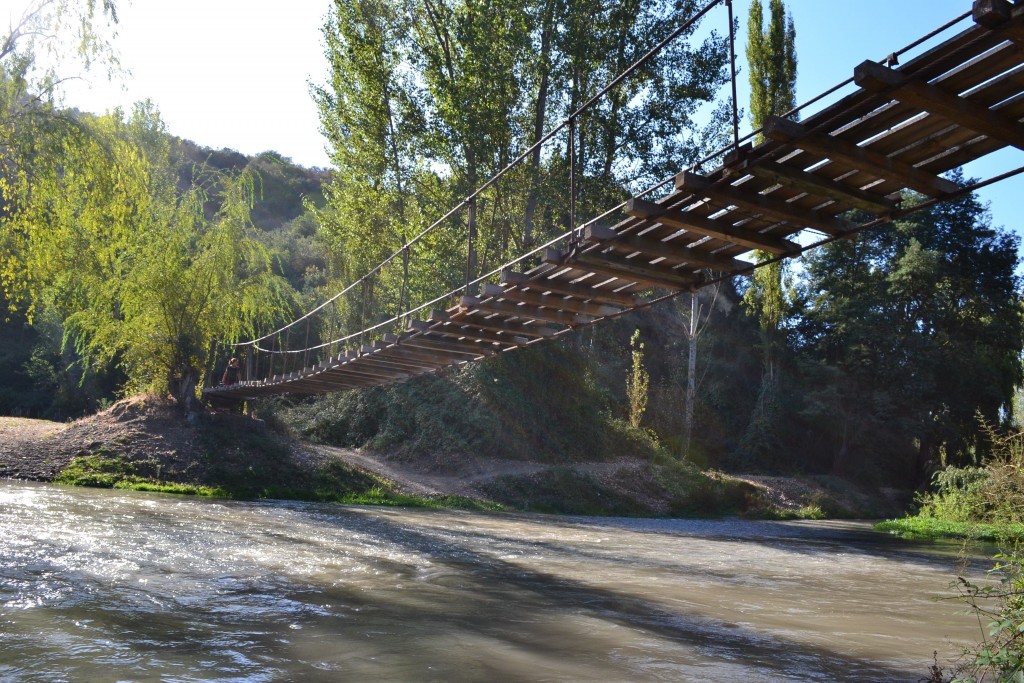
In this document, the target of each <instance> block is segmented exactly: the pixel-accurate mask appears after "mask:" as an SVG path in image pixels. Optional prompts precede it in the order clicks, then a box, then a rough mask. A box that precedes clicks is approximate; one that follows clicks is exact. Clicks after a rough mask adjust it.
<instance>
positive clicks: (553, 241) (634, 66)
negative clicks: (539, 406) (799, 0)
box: [230, 0, 1024, 354]
mask: <svg viewBox="0 0 1024 683" xmlns="http://www.w3.org/2000/svg"><path fill="white" fill-rule="evenodd" d="M723 2H724V3H726V4H731V0H711V2H709V3H708V4H707V5H705V6H704V7H703V8H702V9H701V10H700V11H699V12H697V13H696V14H695V15H693V16H692V17H690V18H689V19H688V20H687V21H686V22H684V23H683V24H682V25H680V26H679V27H678V28H676V29H675V30H674V31H673V32H672V33H670V34H669V35H668V36H667V37H666V38H664V39H663V40H662V41H661V42H659V43H658V44H657V45H655V46H654V47H653V48H651V49H650V50H648V51H647V52H646V53H644V54H643V55H642V56H641V57H640V58H639V59H637V60H636V61H635V62H633V63H632V64H631V65H630V66H628V67H627V68H626V69H624V70H623V71H622V72H621V73H620V74H618V75H617V76H616V77H615V78H613V79H612V80H611V81H609V82H608V83H607V84H606V85H605V86H604V87H603V88H602V89H601V90H600V91H599V92H598V93H596V94H595V95H593V96H592V97H591V98H590V99H588V100H587V101H586V102H584V103H583V104H582V105H581V106H580V107H579V108H577V109H576V111H574V112H572V113H571V114H569V115H568V116H567V117H566V118H565V119H563V120H562V122H561V123H559V124H558V125H557V126H555V127H554V128H552V129H551V130H550V131H548V132H547V133H546V134H545V135H544V136H542V137H541V138H540V139H538V140H537V141H536V142H534V143H533V144H532V145H531V146H530V147H529V148H527V149H526V150H525V151H523V152H522V153H521V154H520V155H519V156H517V157H516V158H515V159H513V160H512V161H511V162H509V164H507V165H506V166H505V167H504V168H503V169H501V170H500V171H498V172H497V173H495V174H494V175H493V176H491V177H490V178H489V179H487V181H485V182H484V183H483V184H482V185H481V186H480V187H478V188H477V189H476V190H475V191H474V192H473V193H472V194H470V195H469V196H467V197H466V199H465V200H463V201H462V202H460V203H459V204H457V205H455V206H454V207H452V208H451V209H449V210H448V211H447V212H446V213H445V214H444V215H443V216H441V217H440V218H438V219H437V220H436V221H434V222H433V223H431V224H430V225H429V226H427V227H426V228H424V229H423V230H422V231H420V232H419V233H418V234H417V235H416V236H414V237H413V238H411V239H410V240H409V241H407V242H406V243H405V244H403V245H402V247H400V248H399V249H397V250H396V251H394V252H393V253H392V254H391V255H389V256H388V257H386V258H385V259H384V260H382V261H381V262H380V263H378V264H377V265H376V266H374V267H373V268H372V269H370V270H369V271H368V272H366V273H365V274H363V275H362V276H360V277H359V278H358V279H356V280H354V281H353V282H352V283H350V284H349V285H347V286H346V287H344V288H343V289H342V290H341V291H339V292H338V293H337V294H335V295H334V296H332V297H331V298H329V299H327V300H325V301H324V302H323V303H321V304H320V305H318V306H316V307H315V308H313V309H311V310H310V311H309V312H307V313H306V314H304V315H303V316H301V317H299V318H296V319H295V320H293V321H292V322H290V323H288V324H287V325H284V326H282V327H280V328H278V329H277V330H274V331H273V332H270V333H267V334H265V335H263V336H261V337H257V338H255V339H251V340H249V341H245V342H237V343H233V344H230V346H231V347H234V348H237V347H243V346H252V347H253V348H254V349H256V350H257V351H260V352H263V353H271V354H299V353H308V352H310V351H316V350H319V349H322V348H326V347H328V346H332V345H334V344H339V343H343V342H346V341H349V340H351V339H354V338H356V337H359V336H361V335H364V334H366V333H367V332H373V331H374V330H377V329H380V328H382V327H386V326H388V325H392V324H394V323H395V322H398V321H399V320H401V319H402V318H405V317H407V316H410V315H412V314H414V313H417V312H419V311H422V310H424V309H426V308H428V307H430V306H433V305H434V304H437V303H439V302H441V301H445V300H448V299H450V298H451V297H452V296H453V295H454V294H456V293H457V292H459V291H461V290H462V289H463V288H464V287H465V285H463V286H460V287H457V288H455V289H452V290H450V291H448V292H446V293H444V294H442V295H441V296H438V297H436V298H434V299H432V300H430V301H428V302H426V303H423V304H421V305H419V306H417V307H415V308H412V309H409V310H407V311H404V312H402V313H400V314H397V315H395V316H393V317H391V318H389V319H388V320H385V321H382V322H379V323H377V324H375V325H372V326H370V327H366V328H364V329H362V330H360V331H358V332H353V333H351V334H349V335H346V336H343V337H340V338H338V339H334V340H332V341H328V342H324V343H321V344H318V345H315V346H310V347H306V348H303V349H289V350H285V349H266V348H263V347H261V346H260V345H259V342H261V341H265V340H267V339H270V338H272V337H274V336H276V335H280V334H281V333H282V332H285V331H287V330H289V329H291V328H292V327H294V326H296V325H298V324H299V323H301V322H303V321H304V320H307V319H309V318H311V317H312V316H313V315H315V314H316V313H318V312H320V311H321V310H323V309H324V308H326V307H327V306H329V305H330V304H332V303H334V302H335V301H337V300H338V299H340V298H341V297H342V296H344V295H345V294H347V293H348V292H350V291H352V290H353V289H354V288H355V287H357V286H358V285H360V284H362V283H363V282H365V281H366V280H367V279H368V278H370V277H372V276H373V275H375V274H376V273H378V272H380V270H381V269H382V268H384V266H386V265H388V264H389V263H391V262H392V261H394V260H395V259H396V258H398V256H400V255H401V254H403V253H404V252H406V251H407V250H408V249H409V248H410V247H412V246H413V245H415V244H417V243H418V242H420V241H421V240H422V239H423V238H424V237H426V236H427V235H428V234H430V233H431V232H432V231H433V230H435V229H437V228H438V227H440V226H441V225H442V224H443V223H444V222H445V221H446V220H448V219H449V218H451V217H452V216H454V215H455V214H456V213H458V212H459V211H461V210H462V209H464V208H466V207H467V206H468V205H469V204H470V202H472V201H473V200H474V199H476V198H477V197H478V196H479V195H480V194H482V193H483V192H484V191H485V190H487V188H489V187H490V186H491V185H493V184H494V183H496V182H497V181H498V180H500V179H501V178H502V177H504V176H505V175H506V174H507V173H509V172H510V171H511V170H512V169H513V168H515V167H516V166H518V165H519V164H521V163H522V162H523V161H525V160H526V159H527V158H528V157H529V156H530V155H531V154H532V153H533V152H534V151H536V149H537V148H538V147H541V146H543V145H544V144H546V143H547V142H548V141H549V140H551V139H552V138H553V137H554V136H555V135H557V134H558V133H560V132H562V131H563V130H565V128H566V127H567V126H569V125H570V124H571V123H572V122H573V121H574V120H575V119H577V118H578V117H579V116H580V115H581V114H583V113H584V112H585V111H586V110H587V109H589V108H590V107H591V106H593V105H594V104H595V103H596V102H597V101H598V100H600V99H601V98H602V97H604V96H605V95H607V94H608V93H609V92H610V91H611V90H613V89H614V88H615V87H617V86H618V85H619V84H620V83H621V82H622V81H623V80H624V79H625V78H627V77H628V76H629V75H631V74H632V73H633V72H634V71H636V70H637V69H639V68H640V67H642V66H643V65H644V64H646V63H647V61H649V60H650V59H651V58H652V57H654V56H655V55H657V54H658V53H659V52H661V50H663V49H664V48H665V47H666V46H667V45H668V44H670V43H671V42H672V41H674V40H675V39H677V38H678V37H679V36H680V35H682V34H683V33H684V32H685V31H686V30H687V29H689V28H690V27H691V26H692V25H693V24H694V23H696V22H697V21H698V20H700V19H701V18H703V17H704V15H706V14H707V13H708V12H709V11H710V10H712V9H713V8H714V7H716V6H717V5H719V4H722V3H723ZM971 14H972V13H971V12H970V11H968V12H965V13H963V14H961V15H960V16H958V17H955V18H954V19H951V20H950V21H948V22H947V23H945V24H943V25H942V26H940V27H939V28H937V29H935V30H933V31H931V32H930V33H928V34H926V35H925V36H922V37H921V38H918V39H917V40H915V41H913V42H912V43H910V44H908V45H906V46H905V47H903V48H901V49H900V50H897V51H896V52H893V53H890V54H889V55H886V56H885V57H883V58H882V59H881V60H879V62H884V61H887V60H892V59H894V58H895V57H898V56H900V55H902V54H904V53H906V52H908V51H910V50H912V49H914V48H915V47H918V46H919V45H921V44H923V43H925V42H927V41H928V40H930V39H932V38H934V37H935V36H937V35H939V34H941V33H943V32H944V31H946V30H948V29H950V28H952V27H953V26H955V25H956V24H958V23H960V22H962V21H964V20H965V19H967V18H969V17H970V16H971ZM731 29H732V27H731V26H730V30H731ZM735 78H736V69H735V68H733V69H732V79H733V80H735ZM853 80H854V79H853V77H852V76H851V77H850V78H847V79H846V80H844V81H842V82H841V83H839V84H837V85H835V86H833V87H832V88H829V89H828V90H826V91H824V92H822V93H820V94H819V95H817V96H815V97H813V98H811V99H809V100H807V101H806V102H803V103H802V104H800V105H799V106H797V107H794V108H793V109H790V110H789V111H788V112H786V113H785V114H784V115H783V116H785V117H790V116H792V115H794V114H796V113H798V112H800V111H802V110H804V109H806V108H807V107H809V106H811V105H812V104H815V103H817V102H819V101H821V100H822V99H824V98H826V97H828V96H830V95H832V94H833V93H835V92H837V91H838V90H841V89H842V88H844V87H846V86H848V85H849V84H850V83H852V82H853ZM762 130H763V129H760V128H759V129H757V130H754V131H751V132H749V133H747V134H746V135H744V136H743V137H737V138H736V139H735V140H734V141H733V142H732V143H731V144H729V145H726V146H724V147H722V148H721V149H718V150H716V151H714V152H712V153H710V154H708V155H707V156H705V157H703V158H702V159H700V160H698V161H696V162H694V163H693V164H691V165H690V170H697V169H699V168H700V167H701V166H702V165H703V164H705V163H707V162H708V161H711V160H712V159H715V158H717V157H719V156H721V155H723V154H725V153H726V152H728V151H729V150H730V149H734V148H736V147H738V146H739V145H740V144H741V143H743V142H746V141H748V140H750V139H752V138H754V137H756V136H757V135H758V134H760V133H761V131H762ZM1022 170H1024V169H1018V170H1017V171H1012V172H1010V173H1008V174H1002V176H998V177H997V178H996V179H992V180H989V181H985V182H983V183H979V184H977V185H976V186H972V187H973V188H975V189H977V188H980V187H984V186H985V185H988V184H991V183H992V182H996V180H997V179H1003V178H1005V177H1011V176H1013V175H1016V174H1017V173H1020V172H1021V171H1022ZM674 177H675V175H674V174H673V176H670V177H669V178H666V179H664V180H662V181H660V182H658V183H655V184H654V185H652V186H651V187H649V188H647V189H645V190H643V191H642V192H640V193H639V194H637V195H635V196H636V197H645V196H647V195H648V194H650V193H652V192H655V191H656V190H658V189H660V188H662V187H664V186H665V185H667V184H669V183H671V182H672V180H673V178H674ZM626 203H627V202H621V203H620V204H618V205H616V206H614V207H612V208H611V209H608V210H607V211H605V212H604V213H602V214H600V215H599V216H596V217H594V218H591V219H590V220H588V221H586V222H585V223H582V224H580V225H578V226H573V227H572V228H571V229H570V230H567V231H566V232H564V233H562V234H561V235H559V236H557V237H555V238H553V239H551V240H549V241H548V242H546V243H544V244H543V245H541V246H539V247H537V248H535V249H533V250H532V251H530V252H528V253H526V254H523V255H521V256H519V257H517V258H515V259H513V260H511V261H509V262H507V263H504V264H502V265H501V266H499V267H497V268H495V269H494V270H492V271H491V272H489V273H486V274H484V275H481V276H479V277H478V278H476V279H475V280H473V281H471V282H469V283H467V284H468V285H470V286H472V285H476V284H479V283H481V282H484V281H485V280H487V279H489V278H491V277H493V276H495V275H497V274H499V273H501V272H502V271H503V270H505V269H507V268H509V267H511V266H514V265H516V264H518V263H521V262H523V261H525V260H526V259H528V258H530V257H531V256H534V255H535V254H537V253H539V252H541V251H543V250H544V249H547V248H548V247H551V246H553V245H555V244H557V243H558V242H560V241H562V240H564V239H566V238H567V237H570V236H572V235H573V234H574V233H576V232H577V231H582V230H583V229H584V227H585V226H586V225H588V224H593V223H595V222H596V221H599V220H601V219H602V218H605V217H607V216H609V215H611V214H613V213H615V212H617V211H619V210H621V209H622V208H623V207H625V205H626ZM926 205H930V202H926V203H925V204H924V205H918V206H916V207H914V210H920V209H921V208H924V206H926ZM864 227H870V226H864ZM861 229H864V228H861ZM834 239H836V238H834V237H832V238H828V239H824V240H821V241H820V242H815V243H813V244H812V245H809V246H808V247H807V248H808V249H810V248H813V247H816V246H820V245H822V244H826V243H828V242H831V241H833V240H834ZM801 251H804V250H801ZM773 260H775V259H771V260H769V261H766V262H765V265H766V264H767V263H770V262H772V261H773ZM721 279H724V278H720V280H721ZM711 283H713V281H709V284H711ZM658 300H661V298H659V299H658Z"/></svg>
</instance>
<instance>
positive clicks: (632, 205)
mask: <svg viewBox="0 0 1024 683" xmlns="http://www.w3.org/2000/svg"><path fill="white" fill-rule="evenodd" d="M626 213H628V214H629V215H631V216H637V217H639V218H649V219H651V220H655V221H657V222H659V223H661V224H662V225H667V226H669V227H673V228H682V229H683V230H686V231H688V232H692V233H696V234H698V235H707V236H709V237H716V238H718V239H720V240H722V241H724V242H731V243H733V244H737V245H739V246H742V247H747V248H749V249H761V250H762V251H767V252H769V253H772V254H799V253H800V245H799V244H797V243H796V242H790V241H789V240H787V239H784V238H782V237H777V236H775V235H770V234H765V233H758V232H753V231H752V230H747V229H746V228H741V227H736V226H735V225H732V224H730V223H726V222H725V221H719V220H715V219H713V218H704V217H702V216H698V215H696V214H694V213H693V212H692V211H680V210H678V209H665V208H664V207H663V206H661V205H659V204H653V203H651V202H647V201H644V200H642V199H636V198H633V199H630V200H629V201H628V202H627V203H626Z"/></svg>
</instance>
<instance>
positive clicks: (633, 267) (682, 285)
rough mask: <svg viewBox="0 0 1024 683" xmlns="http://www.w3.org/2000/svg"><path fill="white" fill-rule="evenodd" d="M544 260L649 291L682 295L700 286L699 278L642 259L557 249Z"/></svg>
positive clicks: (543, 258)
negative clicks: (685, 291)
mask: <svg viewBox="0 0 1024 683" xmlns="http://www.w3.org/2000/svg"><path fill="white" fill-rule="evenodd" d="M541 260H543V261H544V263H551V264H554V265H564V266H569V267H571V268H576V269H578V270H585V271H589V272H591V273H597V274H599V275H604V276H607V277H616V278H619V279H620V280H622V281H623V282H635V283H637V284H640V285H645V286H647V287H660V288H662V289H672V290H676V291H681V290H686V289H690V288H691V287H693V286H695V285H696V284H697V282H698V279H697V278H695V277H692V276H688V275H687V274H686V273H685V271H675V270H671V269H669V268H658V267H657V266H652V265H650V264H649V263H646V262H645V261H644V259H642V258H640V259H626V258H619V257H614V256H612V255H610V254H577V255H574V256H571V257H570V256H567V255H565V254H563V253H561V252H559V251H556V250H554V249H547V250H545V252H544V255H543V257H542V259H541Z"/></svg>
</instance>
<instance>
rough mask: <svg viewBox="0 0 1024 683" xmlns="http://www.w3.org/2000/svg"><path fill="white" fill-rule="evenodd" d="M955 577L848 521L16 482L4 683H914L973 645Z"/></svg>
mask: <svg viewBox="0 0 1024 683" xmlns="http://www.w3.org/2000/svg"><path fill="white" fill-rule="evenodd" d="M958 562H959V560H958V553H957V548H956V547H955V546H954V545H952V544H910V543H907V542H903V541H898V540H896V539H891V538H889V537H886V536H884V535H880V534H876V533H874V532H872V531H871V530H870V526H868V525H866V524H861V523H854V522H767V521H741V520H723V521H705V520H634V519H617V518H616V519H609V518H594V517H586V518H584V517H571V518H566V517H553V516H541V515H518V514H495V513H490V514H488V513H469V512H459V511H424V510H407V509H390V508H368V507H347V506H339V505H329V504H307V503H294V502H281V501H269V502H234V501H222V500H209V499H197V498H188V497H181V496H170V495H159V494H144V493H134V492H121V491H104V490H96V489H75V488H65V487H59V486H51V485H43V484H33V483H25V482H13V481H0V680H2V681H168V682H176V681H246V682H250V681H251V682H256V681H289V680H302V681H355V680H368V681H623V682H627V681H630V682H632V681H723V682H725V681H730V682H732V681H744V682H750V681H773V682H775V681H801V682H803V681H829V682H832V681H872V682H877V681H918V680H919V679H920V678H922V677H923V676H924V675H925V673H926V669H927V667H928V666H929V665H930V663H931V658H932V651H933V650H938V651H939V654H940V661H941V660H942V659H948V658H950V657H952V656H954V655H955V654H956V653H957V652H958V651H959V647H960V645H961V644H963V643H966V642H969V641H971V640H973V639H975V638H977V636H978V626H977V623H976V622H974V621H972V619H971V618H970V617H968V616H966V615H964V614H963V613H962V607H961V606H960V605H959V604H957V603H955V602H949V601H936V600H934V599H933V598H934V597H935V596H938V595H947V594H948V592H949V591H948V585H949V582H950V580H951V579H952V578H953V575H954V572H955V571H956V569H957V566H958ZM977 562H978V564H977V565H976V566H975V568H974V572H975V573H978V572H980V571H981V568H983V567H984V563H982V562H980V561H977Z"/></svg>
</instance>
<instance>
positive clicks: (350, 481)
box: [54, 451, 502, 511]
mask: <svg viewBox="0 0 1024 683" xmlns="http://www.w3.org/2000/svg"><path fill="white" fill-rule="evenodd" d="M137 472H138V468H137V466H136V463H133V462H131V461H129V460H127V459H125V458H124V457H123V456H121V455H119V454H116V453H112V452H110V451H104V453H103V454H100V455H86V456H81V457H78V458H75V459H74V460H72V461H71V463H70V464H69V465H68V466H67V467H66V468H64V470H63V471H62V472H61V473H60V474H59V475H57V477H56V478H55V479H54V481H55V482H57V483H60V484H69V485H72V486H90V487H94V488H107V489H109V488H113V489H119V490H128V491H149V492H154V493H172V494H178V495H185V496H204V497H218V498H235V499H242V500H252V499H260V498H275V499H284V500H307V501H316V502H325V503H326V502H332V503H344V504H347V505H387V506H396V507H399V506H400V507H418V508H431V509H458V510H478V511H493V510H501V509H502V507H501V506H500V505H495V504H492V503H485V502H483V501H478V500H474V499H472V498H466V497H463V496H436V497H421V496H410V495H406V494H402V493H398V492H396V491H394V490H392V488H391V486H390V485H389V484H388V483H387V482H385V481H383V480H381V479H378V478H375V477H371V476H369V475H367V474H365V473H363V472H359V471H357V470H354V469H352V468H350V467H347V466H346V465H344V464H343V463H340V462H331V463H328V464H327V465H326V466H325V467H323V468H321V469H320V470H319V471H317V472H316V474H315V475H314V476H313V477H311V478H310V480H309V482H308V484H306V483H303V482H297V483H296V484H295V485H293V486H262V487H260V486H258V485H257V484H256V482H255V480H250V481H247V482H246V483H245V485H241V486H239V485H233V486H227V487H225V486H218V485H206V484H197V483H189V482H184V483H183V482H173V481H163V480H159V479H154V478H150V477H143V476H139V475H138V474H137ZM232 483H233V484H237V482H232Z"/></svg>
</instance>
